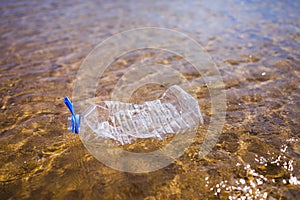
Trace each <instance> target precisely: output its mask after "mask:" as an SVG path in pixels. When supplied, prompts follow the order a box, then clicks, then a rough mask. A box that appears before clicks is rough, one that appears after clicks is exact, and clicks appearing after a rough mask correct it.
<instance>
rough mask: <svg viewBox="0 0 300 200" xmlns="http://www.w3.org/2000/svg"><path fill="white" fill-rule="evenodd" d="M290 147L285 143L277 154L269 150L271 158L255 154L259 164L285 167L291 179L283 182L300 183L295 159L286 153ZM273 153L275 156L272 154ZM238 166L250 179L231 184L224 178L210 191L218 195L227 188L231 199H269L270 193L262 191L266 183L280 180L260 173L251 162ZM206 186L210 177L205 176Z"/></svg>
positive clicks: (292, 140) (226, 190)
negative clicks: (295, 173) (296, 173)
mask: <svg viewBox="0 0 300 200" xmlns="http://www.w3.org/2000/svg"><path fill="white" fill-rule="evenodd" d="M297 141H298V139H294V138H291V139H289V140H287V142H297ZM287 149H288V144H284V145H282V146H281V148H280V155H278V156H275V153H274V152H272V153H270V152H267V154H268V155H270V158H265V157H263V156H260V157H258V155H255V159H254V160H255V161H256V162H257V163H258V164H259V165H264V166H267V165H268V163H269V164H273V165H274V164H275V165H276V166H279V167H281V168H283V169H284V170H286V171H288V172H289V174H290V177H289V179H288V180H287V179H282V180H281V181H280V182H282V183H283V184H290V185H300V181H299V180H298V178H297V177H296V176H294V174H293V172H294V166H293V164H294V160H292V159H290V160H289V159H288V158H287V157H286V156H285V155H284V153H286V151H287ZM271 155H273V156H271ZM236 166H237V167H241V168H242V169H243V170H244V171H245V172H246V174H247V175H248V177H247V178H248V179H246V180H245V179H239V180H236V181H235V182H234V183H233V184H231V185H229V184H228V181H227V180H223V181H221V182H220V183H217V184H216V185H215V186H212V187H210V191H212V192H214V195H215V196H218V195H219V194H220V193H221V192H222V190H224V189H225V192H227V193H229V194H230V196H229V197H228V198H229V199H232V200H234V199H249V198H250V199H267V197H268V193H267V192H265V191H262V190H263V189H262V188H266V187H265V186H266V184H276V183H277V184H278V183H280V182H278V180H275V179H274V178H273V179H268V178H266V177H265V176H264V175H262V174H259V173H258V172H256V171H255V169H253V168H252V167H251V165H250V164H245V166H243V165H242V164H241V163H236ZM205 181H206V185H205V186H206V187H208V186H209V177H206V178H205Z"/></svg>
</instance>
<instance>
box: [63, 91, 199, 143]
mask: <svg viewBox="0 0 300 200" xmlns="http://www.w3.org/2000/svg"><path fill="white" fill-rule="evenodd" d="M64 101H65V103H66V105H67V106H68V108H69V110H70V112H71V113H72V116H71V117H69V118H68V119H69V128H68V129H69V130H71V131H72V132H74V133H80V135H81V138H82V139H83V140H85V141H86V143H97V144H98V145H99V144H101V143H103V144H108V143H111V141H114V143H115V144H117V145H125V144H131V143H133V142H134V141H135V140H136V139H146V138H154V139H160V140H161V139H164V138H165V137H166V136H167V135H169V134H184V133H185V132H186V131H188V130H195V129H197V128H198V125H199V122H200V123H201V124H203V118H202V115H201V112H200V108H199V105H198V102H197V100H196V99H195V98H194V97H192V96H191V95H189V94H188V93H186V92H185V91H184V90H183V89H182V88H180V87H179V86H177V85H174V86H171V87H170V88H168V89H167V90H166V91H165V92H164V94H163V95H162V97H161V98H159V99H157V100H153V101H147V102H144V103H143V104H132V103H123V102H119V101H101V102H99V103H97V104H92V105H91V106H90V107H88V108H87V109H86V110H85V111H84V112H83V113H82V114H81V115H76V114H75V112H74V109H73V106H72V103H71V102H70V100H69V99H68V97H66V98H65V99H64ZM108 141H110V142H108Z"/></svg>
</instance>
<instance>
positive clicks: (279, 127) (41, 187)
mask: <svg viewBox="0 0 300 200" xmlns="http://www.w3.org/2000/svg"><path fill="white" fill-rule="evenodd" d="M299 10H300V3H299V1H271V0H269V1H263V2H261V1H254V0H253V1H235V0H227V1H222V2H221V1H218V2H214V3H212V1H205V2H204V1H189V2H186V3H183V2H179V1H172V2H165V1H151V2H150V1H96V0H95V1H68V0H67V1H46V2H41V1H37V0H33V1H9V2H1V3H0V27H1V28H0V36H1V40H0V41H1V42H0V47H1V48H0V53H1V56H0V63H1V67H0V70H1V72H0V95H1V101H0V108H1V113H0V152H1V154H0V184H1V185H0V186H1V188H0V189H1V190H0V197H1V199H147V200H150V199H235V198H249V199H255V198H257V199H259V198H262V199H297V197H298V198H299V196H300V186H299V184H300V183H299V181H300V167H299V165H300V159H299V156H300V146H299V139H300V138H299V130H300V120H299V118H300V88H299V85H300V72H299V69H300V54H299V49H300V15H299V14H298V13H299ZM145 26H155V27H165V28H170V29H174V30H178V31H181V32H183V33H186V34H188V35H189V36H190V37H192V38H194V39H195V40H196V41H197V42H199V43H200V44H202V45H203V46H204V47H205V49H206V50H207V51H208V52H209V54H210V55H211V56H212V58H213V59H214V61H215V62H216V63H217V65H218V68H219V70H220V73H221V75H222V78H223V80H224V83H225V87H226V95H227V106H228V107H227V114H226V123H225V125H224V128H223V131H222V133H221V135H220V138H219V141H218V143H217V145H216V146H215V147H214V149H213V150H212V152H211V153H210V154H209V155H207V156H206V157H205V158H202V159H199V155H198V152H199V148H200V146H201V142H202V140H201V134H202V133H203V131H205V130H206V128H207V127H208V123H209V117H210V116H211V113H210V96H209V92H208V91H207V89H206V88H205V84H204V83H203V82H201V81H199V80H200V79H199V74H198V73H196V72H195V70H193V69H192V67H191V66H190V65H189V64H188V63H185V62H184V60H183V59H182V58H180V57H176V56H174V55H171V54H164V53H163V54H159V52H145V51H141V52H139V53H136V54H135V53H132V54H130V55H127V57H126V56H125V57H124V58H122V57H121V58H119V60H116V62H115V63H113V64H112V67H111V70H110V71H109V70H108V71H107V72H106V73H105V74H106V75H107V76H108V77H109V78H107V79H105V78H104V79H103V80H100V81H99V90H98V91H97V95H98V96H105V95H109V94H110V92H111V88H112V87H113V85H114V84H115V83H116V80H117V79H118V78H119V77H120V76H121V75H122V73H123V71H122V70H123V69H124V67H125V68H126V67H128V66H130V64H131V63H133V62H136V61H138V60H141V59H145V58H147V57H151V56H156V57H155V59H154V60H155V61H156V62H157V63H163V64H170V65H174V66H175V65H176V64H178V63H181V65H180V67H179V68H178V69H180V71H181V72H182V74H183V75H185V76H186V77H187V79H188V80H189V81H190V82H192V83H193V86H194V91H195V94H196V96H197V99H198V101H199V104H200V107H201V110H202V112H203V115H204V120H205V125H204V126H203V127H201V128H200V129H199V130H198V137H196V138H195V142H194V143H193V144H192V145H191V146H190V147H189V148H188V149H187V150H186V152H185V153H184V154H183V156H181V157H180V158H179V159H178V160H177V161H176V162H174V163H172V164H171V165H169V166H168V167H166V168H164V169H161V170H158V171H155V172H151V173H148V174H130V173H124V172H119V171H116V170H113V169H111V168H109V167H106V166H105V165H103V164H102V163H100V162H99V161H97V160H96V159H95V158H93V157H92V156H91V155H90V154H89V153H88V151H87V150H86V149H85V148H84V146H83V145H82V143H81V141H80V139H79V137H78V136H77V135H74V134H72V133H69V132H68V131H66V129H67V120H66V117H67V115H69V113H68V110H67V109H66V107H65V106H64V104H63V97H64V96H67V95H68V96H71V95H72V90H73V87H74V80H75V78H76V73H77V69H78V68H79V66H80V64H81V62H82V60H83V59H84V58H85V56H86V55H87V54H88V53H89V52H90V51H91V50H92V49H93V47H94V46H95V45H96V44H98V43H99V42H101V41H102V40H104V39H106V38H107V37H109V36H111V35H112V34H114V33H118V32H120V31H124V30H128V29H131V28H137V27H145ZM178 42H180V41H178ZM149 51H150V50H149ZM160 53H161V52H160ZM197 81H198V82H197ZM158 88H159V87H158V86H155V85H154V86H153V87H150V88H148V89H149V90H147V88H144V89H145V90H141V91H140V92H141V93H145V94H147V93H148V92H147V91H152V90H154V89H158ZM135 95H136V96H134V98H133V101H137V102H139V101H143V100H145V99H143V98H142V97H143V96H141V95H138V94H135ZM128 148H129V149H130V148H133V149H134V148H135V147H134V146H132V147H128ZM150 148H152V147H150Z"/></svg>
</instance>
